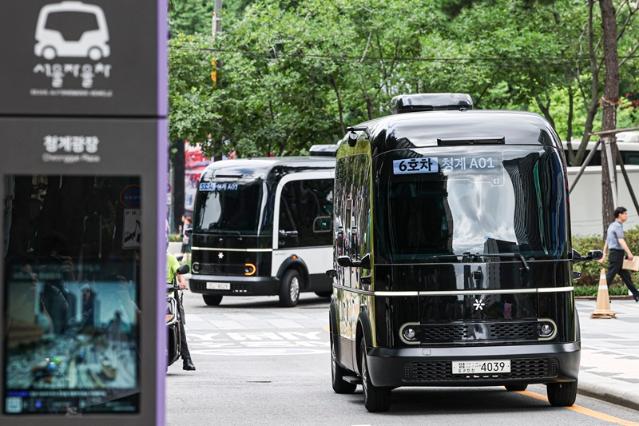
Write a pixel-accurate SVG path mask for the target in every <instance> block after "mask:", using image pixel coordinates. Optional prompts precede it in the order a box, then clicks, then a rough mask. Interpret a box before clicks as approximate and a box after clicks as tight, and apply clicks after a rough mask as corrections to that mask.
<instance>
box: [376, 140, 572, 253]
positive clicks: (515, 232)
mask: <svg viewBox="0 0 639 426" xmlns="http://www.w3.org/2000/svg"><path fill="white" fill-rule="evenodd" d="M377 164H378V165H377V174H378V177H377V179H376V184H375V185H376V191H375V192H376V197H377V201H376V202H375V205H376V206H377V207H376V208H377V210H376V215H375V216H376V219H375V220H376V221H377V223H376V224H375V230H376V232H377V238H376V241H377V248H376V250H377V252H378V253H379V255H381V258H382V259H384V261H386V262H389V263H419V262H440V261H446V262H450V261H454V259H455V258H456V257H455V256H459V255H464V254H467V255H468V254H470V255H476V257H477V258H478V259H481V260H482V261H484V260H485V261H498V260H500V259H499V258H500V257H499V256H494V255H495V254H499V253H503V254H504V255H503V260H506V259H508V260H514V258H517V257H521V258H553V259H556V258H561V257H565V256H566V255H567V253H566V251H567V240H568V230H567V224H566V216H567V212H566V207H565V206H566V194H565V182H564V173H563V169H562V163H561V159H560V157H559V154H558V152H557V151H556V150H554V149H553V148H551V147H540V146H526V145H518V146H504V145H499V146H497V145H493V146H481V147H477V146H473V147H468V146H456V147H446V148H428V149H403V150H396V151H391V152H389V153H386V154H383V155H381V156H380V157H378V158H377ZM482 255H483V256H482ZM442 259H445V260H442ZM380 260H381V259H380Z"/></svg>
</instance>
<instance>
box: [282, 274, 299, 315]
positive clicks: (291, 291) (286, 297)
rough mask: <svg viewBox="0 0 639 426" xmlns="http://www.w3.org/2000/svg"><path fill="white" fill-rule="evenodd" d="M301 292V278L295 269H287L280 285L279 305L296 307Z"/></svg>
mask: <svg viewBox="0 0 639 426" xmlns="http://www.w3.org/2000/svg"><path fill="white" fill-rule="evenodd" d="M301 291H302V276H301V275H300V273H299V272H297V270H295V269H289V270H287V271H286V272H285V273H284V276H283V277H282V283H281V284H280V305H281V306H286V307H292V306H295V305H297V302H299V300H300V292H301Z"/></svg>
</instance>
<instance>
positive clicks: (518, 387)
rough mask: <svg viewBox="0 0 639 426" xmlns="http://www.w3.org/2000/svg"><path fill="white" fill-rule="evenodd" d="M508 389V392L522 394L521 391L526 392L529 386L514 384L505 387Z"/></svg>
mask: <svg viewBox="0 0 639 426" xmlns="http://www.w3.org/2000/svg"><path fill="white" fill-rule="evenodd" d="M504 387H505V388H506V390H507V391H508V392H521V391H525V390H526V388H527V387H528V384H526V383H513V384H511V385H505V386H504Z"/></svg>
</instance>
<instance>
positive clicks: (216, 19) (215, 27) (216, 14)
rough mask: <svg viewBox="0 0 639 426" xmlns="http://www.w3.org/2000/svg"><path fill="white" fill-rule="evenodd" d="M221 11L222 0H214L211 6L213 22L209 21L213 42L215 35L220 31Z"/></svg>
mask: <svg viewBox="0 0 639 426" xmlns="http://www.w3.org/2000/svg"><path fill="white" fill-rule="evenodd" d="M221 13H222V0H215V5H214V7H213V22H212V23H211V24H212V25H211V32H212V34H211V36H212V37H213V42H215V37H216V36H217V33H219V32H220V31H222V24H221V19H222V18H221V17H220V15H221Z"/></svg>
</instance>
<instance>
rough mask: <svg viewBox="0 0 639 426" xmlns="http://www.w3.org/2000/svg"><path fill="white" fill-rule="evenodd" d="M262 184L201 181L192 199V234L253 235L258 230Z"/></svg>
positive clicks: (260, 215)
mask: <svg viewBox="0 0 639 426" xmlns="http://www.w3.org/2000/svg"><path fill="white" fill-rule="evenodd" d="M262 187H263V182H262V180H254V181H249V182H238V181H232V182H228V181H227V182H224V181H211V182H201V183H200V186H199V188H198V192H197V196H196V200H195V218H194V219H195V220H194V231H195V232H204V233H207V232H209V233H214V234H238V235H257V234H259V233H260V231H261V229H260V228H261V227H262V226H261V225H262V224H261V222H262V211H263V208H262V205H263V203H264V201H263V196H262V195H263V193H264V192H263V191H264V190H263V188H262Z"/></svg>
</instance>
